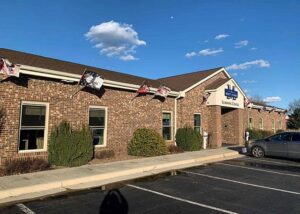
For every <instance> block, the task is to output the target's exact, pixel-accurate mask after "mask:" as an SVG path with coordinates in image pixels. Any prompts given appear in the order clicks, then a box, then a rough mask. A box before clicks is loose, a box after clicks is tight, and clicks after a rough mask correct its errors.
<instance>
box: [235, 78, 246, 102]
mask: <svg viewBox="0 0 300 214" xmlns="http://www.w3.org/2000/svg"><path fill="white" fill-rule="evenodd" d="M232 81H233V82H234V84H235V85H236V86H237V87H238V89H239V90H240V91H241V92H242V94H243V96H244V97H245V98H246V99H248V98H247V96H246V94H245V93H244V91H243V90H242V89H241V87H240V86H239V84H237V82H236V81H235V80H234V79H232Z"/></svg>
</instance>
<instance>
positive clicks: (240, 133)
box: [234, 109, 245, 145]
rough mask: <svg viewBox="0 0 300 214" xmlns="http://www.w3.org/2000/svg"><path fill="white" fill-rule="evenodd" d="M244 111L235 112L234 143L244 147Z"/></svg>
mask: <svg viewBox="0 0 300 214" xmlns="http://www.w3.org/2000/svg"><path fill="white" fill-rule="evenodd" d="M244 132H245V130H244V109H235V110H234V139H235V140H234V142H236V144H238V145H244V144H245V141H244V134H245V133H244Z"/></svg>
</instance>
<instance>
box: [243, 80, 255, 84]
mask: <svg viewBox="0 0 300 214" xmlns="http://www.w3.org/2000/svg"><path fill="white" fill-rule="evenodd" d="M242 83H245V84H252V83H257V81H256V80H243V81H242Z"/></svg>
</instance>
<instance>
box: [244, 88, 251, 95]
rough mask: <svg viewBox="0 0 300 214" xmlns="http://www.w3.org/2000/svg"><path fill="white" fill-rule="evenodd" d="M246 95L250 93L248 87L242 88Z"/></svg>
mask: <svg viewBox="0 0 300 214" xmlns="http://www.w3.org/2000/svg"><path fill="white" fill-rule="evenodd" d="M243 91H244V92H245V93H246V94H247V95H249V93H250V91H251V90H250V89H247V88H245V89H244V90H243Z"/></svg>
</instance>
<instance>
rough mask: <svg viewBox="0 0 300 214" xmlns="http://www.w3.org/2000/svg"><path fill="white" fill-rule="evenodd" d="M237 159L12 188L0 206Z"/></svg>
mask: <svg viewBox="0 0 300 214" xmlns="http://www.w3.org/2000/svg"><path fill="white" fill-rule="evenodd" d="M237 157H240V155H239V153H238V152H236V151H232V152H228V153H223V154H217V155H210V156H206V157H199V158H191V159H188V160H180V161H173V162H170V163H162V164H159V165H151V166H145V167H138V168H134V169H127V170H123V171H118V172H108V173H103V174H97V175H91V176H86V177H81V178H72V179H66V180H58V181H55V182H49V183H44V184H37V185H31V186H26V187H18V188H12V189H7V190H2V191H0V204H1V203H8V202H13V201H18V200H28V199H30V198H32V197H33V196H32V195H38V197H42V196H47V195H52V194H53V193H52V192H53V191H55V193H56V194H57V193H62V192H65V191H68V190H82V189H85V188H93V187H99V186H103V185H108V184H111V183H117V182H122V181H123V182H124V181H126V180H132V179H137V178H142V177H146V176H151V175H155V174H160V173H163V172H167V171H172V170H177V169H183V168H189V167H194V166H199V165H203V164H207V163H213V162H217V161H222V160H227V159H233V158H237Z"/></svg>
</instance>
